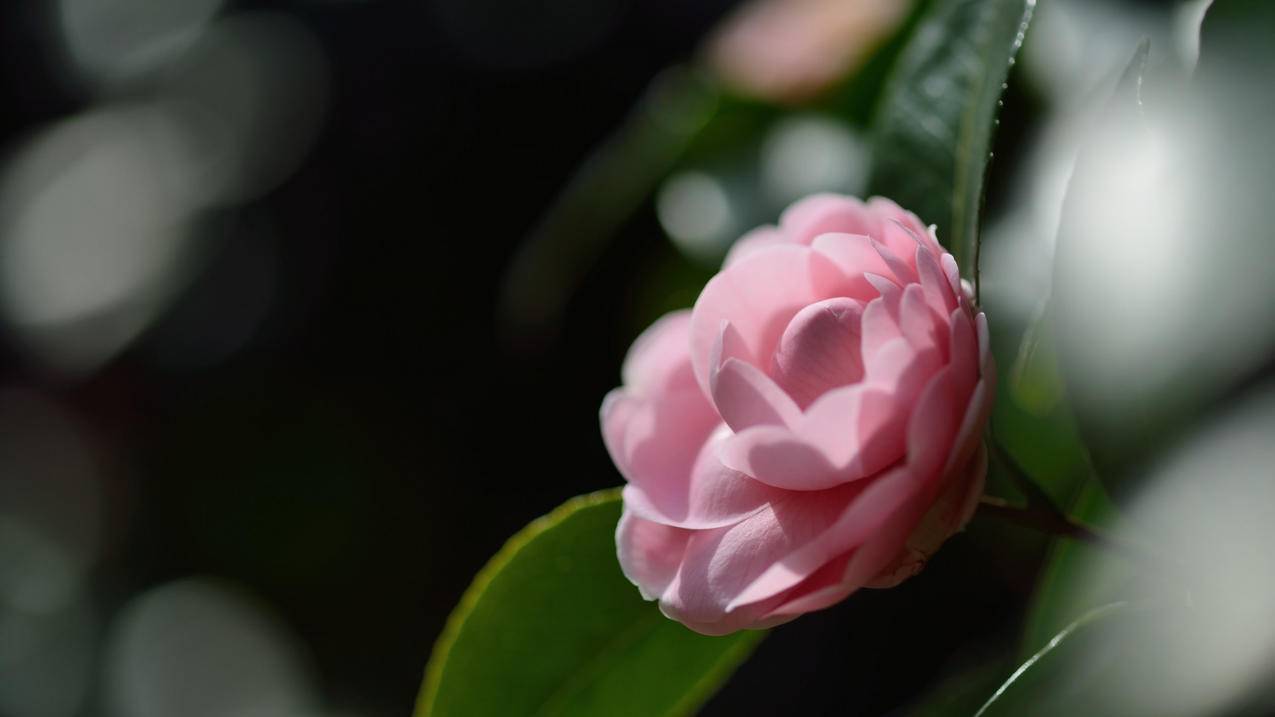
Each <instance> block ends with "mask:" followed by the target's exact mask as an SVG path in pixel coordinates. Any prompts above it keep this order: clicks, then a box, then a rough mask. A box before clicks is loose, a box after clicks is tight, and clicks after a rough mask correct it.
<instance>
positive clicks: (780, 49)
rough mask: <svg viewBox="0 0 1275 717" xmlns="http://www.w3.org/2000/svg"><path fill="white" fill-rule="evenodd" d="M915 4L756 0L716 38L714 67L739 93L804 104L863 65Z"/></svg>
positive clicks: (899, 0)
mask: <svg viewBox="0 0 1275 717" xmlns="http://www.w3.org/2000/svg"><path fill="white" fill-rule="evenodd" d="M911 5H912V3H911V2H910V1H909V0H753V2H750V3H748V4H747V5H744V6H743V8H741V9H740V10H739V11H738V12H736V13H735V14H734V15H732V16H731V17H729V18H728V19H727V20H726V21H725V22H724V23H723V24H722V25H721V27H720V28H719V29H718V30H717V32H716V33H714V35H713V36H712V37H711V38H710V40H709V42H708V47H707V54H708V61H709V65H710V66H711V67H712V68H713V70H714V71H716V72H717V74H718V75H719V76H720V77H721V78H722V79H723V80H724V81H725V82H726V83H727V84H729V85H731V86H732V87H733V88H734V89H735V90H736V91H738V92H742V93H744V94H747V95H752V96H755V97H759V98H761V99H765V100H770V101H772V102H800V101H802V100H806V99H810V98H811V97H813V96H815V95H817V94H819V93H820V92H821V91H823V90H824V89H827V88H828V86H829V85H831V84H833V83H834V82H836V81H837V80H839V79H841V78H842V77H844V76H845V75H847V74H849V72H850V71H851V70H853V69H855V68H856V67H858V65H859V64H860V63H862V62H863V61H864V60H865V59H867V56H868V54H869V53H870V52H871V51H872V50H873V49H875V48H876V47H877V46H878V45H879V44H880V43H881V42H882V41H883V40H884V39H885V38H886V37H887V36H889V34H890V33H891V32H892V31H893V30H894V29H895V28H896V27H898V25H899V23H900V22H901V21H902V20H903V17H904V16H905V15H906V14H907V12H908V9H909V8H910V7H911Z"/></svg>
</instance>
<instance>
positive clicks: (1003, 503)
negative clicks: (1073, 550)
mask: <svg viewBox="0 0 1275 717" xmlns="http://www.w3.org/2000/svg"><path fill="white" fill-rule="evenodd" d="M988 443H989V444H991V452H992V456H993V457H994V458H995V459H996V461H997V463H999V464H1000V465H1001V467H1002V468H1004V469H1005V472H1006V473H1007V474H1008V475H1009V477H1010V479H1011V480H1012V481H1013V482H1014V485H1015V486H1016V487H1017V488H1018V489H1019V490H1020V491H1021V492H1022V493H1023V495H1024V496H1026V498H1027V504H1026V505H1022V506H1019V505H1015V504H1013V503H1011V502H1009V501H1007V500H1005V499H1004V498H998V497H996V496H991V495H985V496H983V497H982V498H981V499H980V500H979V511H980V512H982V513H985V514H987V515H994V516H996V517H998V518H1000V519H1002V520H1006V521H1009V522H1011V523H1014V524H1016V525H1021V526H1023V527H1026V528H1031V529H1033V530H1038V531H1040V532H1042V533H1047V534H1049V535H1056V536H1059V537H1063V538H1072V539H1075V540H1083V541H1085V542H1087V543H1089V544H1091V545H1099V546H1102V547H1104V548H1106V549H1108V550H1110V551H1112V552H1114V553H1117V554H1119V555H1122V556H1124V557H1125V558H1127V559H1130V560H1133V561H1136V562H1139V563H1143V564H1147V565H1155V566H1158V567H1160V568H1165V569H1172V572H1178V571H1179V570H1178V568H1176V567H1175V566H1173V565H1171V564H1169V563H1166V561H1165V560H1164V559H1163V558H1161V557H1160V556H1158V555H1156V554H1155V553H1154V552H1153V551H1149V550H1146V549H1144V548H1142V547H1141V546H1139V545H1137V544H1134V543H1128V542H1126V541H1124V540H1121V539H1118V538H1114V537H1112V536H1110V535H1107V534H1106V533H1104V532H1103V531H1101V530H1099V529H1098V528H1094V527H1093V526H1090V525H1086V524H1084V523H1082V522H1080V521H1078V520H1076V519H1074V518H1072V517H1071V516H1070V515H1068V514H1067V512H1066V511H1064V510H1063V509H1062V508H1059V507H1058V504H1057V503H1055V502H1054V499H1053V498H1052V497H1050V495H1049V494H1048V493H1046V492H1045V490H1044V489H1043V488H1041V487H1040V484H1038V483H1037V482H1036V481H1034V480H1032V478H1031V477H1030V475H1028V473H1027V471H1026V470H1024V469H1023V467H1022V466H1021V465H1019V464H1018V462H1017V461H1015V460H1014V458H1013V456H1011V455H1009V453H1008V452H1007V451H1006V450H1005V448H1004V447H1003V446H1001V445H1000V443H999V442H997V441H996V439H995V438H994V437H992V438H991V440H989V441H988Z"/></svg>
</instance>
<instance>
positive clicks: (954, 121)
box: [869, 0, 1036, 286]
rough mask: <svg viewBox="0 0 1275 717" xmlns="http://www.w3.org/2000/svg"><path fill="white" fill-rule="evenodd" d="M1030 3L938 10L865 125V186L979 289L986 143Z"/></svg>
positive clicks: (990, 1) (1005, 0)
mask: <svg viewBox="0 0 1275 717" xmlns="http://www.w3.org/2000/svg"><path fill="white" fill-rule="evenodd" d="M1035 6H1036V2H1035V0H938V2H935V3H934V6H933V7H932V8H931V9H930V12H929V14H928V16H927V17H926V18H925V19H924V20H922V24H921V26H920V28H919V29H918V30H917V32H916V33H915V34H914V35H913V37H912V39H911V40H910V41H909V43H908V46H907V47H906V48H905V49H904V52H903V56H902V57H901V58H900V60H899V64H898V66H897V67H896V68H895V71H894V75H893V77H892V78H891V79H890V80H889V82H888V84H887V87H886V91H885V96H884V97H883V100H882V104H881V107H880V109H879V111H878V114H877V118H876V122H875V123H874V142H873V151H874V152H875V158H874V161H873V169H872V175H871V177H872V178H871V181H870V182H869V186H870V188H871V190H872V192H873V193H874V194H880V195H883V196H887V197H890V198H891V199H893V200H895V201H897V202H899V203H900V204H902V205H903V206H905V207H907V208H908V209H911V210H912V211H914V212H916V213H917V214H918V215H920V216H921V218H922V219H923V220H924V221H927V222H930V223H932V224H936V225H938V231H939V238H940V239H941V240H942V241H943V243H944V244H945V245H946V246H947V247H948V249H949V250H951V251H952V252H953V253H954V254H955V255H956V258H957V261H958V262H959V264H960V266H961V270H962V271H963V272H965V273H966V276H967V278H971V279H973V280H974V282H975V285H976V286H977V281H978V220H979V211H980V209H981V208H982V197H983V180H984V176H985V174H986V172H987V166H988V163H989V160H990V158H991V155H990V152H991V142H992V134H993V131H994V130H995V125H996V115H997V111H998V109H999V101H1000V96H1001V93H1002V92H1003V90H1004V89H1005V86H1006V84H1005V83H1006V79H1007V78H1008V76H1009V69H1010V67H1011V66H1012V65H1013V64H1014V57H1015V55H1016V54H1017V53H1018V49H1019V47H1021V46H1022V43H1023V37H1024V35H1025V34H1026V32H1027V26H1028V24H1029V23H1030V22H1031V17H1032V11H1033V9H1034V8H1035Z"/></svg>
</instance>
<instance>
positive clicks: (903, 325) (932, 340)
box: [899, 284, 947, 350]
mask: <svg viewBox="0 0 1275 717" xmlns="http://www.w3.org/2000/svg"><path fill="white" fill-rule="evenodd" d="M942 316H943V317H944V318H947V313H946V312H944V313H943V314H942ZM899 329H900V331H901V332H902V334H903V337H904V338H906V339H907V340H908V343H910V344H912V347H913V348H915V349H917V350H924V349H927V348H931V347H934V346H937V345H938V335H937V334H938V332H937V331H936V330H935V329H936V326H935V325H934V313H933V312H932V311H931V310H930V304H929V303H928V302H927V301H926V298H925V290H924V289H922V288H921V285H920V284H908V286H907V288H906V289H904V290H903V299H902V301H900V302H899ZM944 333H946V332H944ZM944 339H945V340H946V337H944ZM943 348H944V349H946V348H947V346H944V347H943Z"/></svg>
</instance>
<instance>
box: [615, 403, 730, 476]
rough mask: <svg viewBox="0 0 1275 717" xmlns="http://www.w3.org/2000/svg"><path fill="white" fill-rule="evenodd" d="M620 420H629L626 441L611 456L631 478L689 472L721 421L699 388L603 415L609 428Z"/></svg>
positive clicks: (625, 427)
mask: <svg viewBox="0 0 1275 717" xmlns="http://www.w3.org/2000/svg"><path fill="white" fill-rule="evenodd" d="M621 421H627V425H625V426H624V436H623V445H622V447H621V450H620V451H617V452H616V453H615V454H614V455H613V456H612V458H613V459H614V460H615V463H616V465H617V466H620V467H621V471H622V472H623V473H624V475H625V477H626V478H628V479H629V480H641V479H642V478H643V477H644V476H652V475H678V476H686V475H687V474H688V473H689V472H690V469H691V466H692V465H693V464H694V463H695V459H696V457H697V456H698V455H699V453H700V450H701V449H702V448H703V446H704V442H705V441H706V440H707V439H708V436H709V434H710V433H711V432H712V430H713V428H714V427H716V425H717V424H718V422H719V421H718V419H717V416H716V415H714V413H713V410H712V408H710V407H709V406H708V402H707V401H705V400H704V396H703V395H702V394H700V392H699V391H698V390H690V391H678V392H676V393H672V394H668V395H666V396H663V397H662V398H661V399H660V400H648V401H641V402H640V403H639V405H638V406H637V407H636V408H632V409H628V410H627V411H621V412H619V413H616V412H614V411H613V412H612V413H610V414H608V415H607V416H605V417H604V426H608V428H607V431H608V432H610V430H611V428H610V427H614V426H615V424H617V423H619V422H621Z"/></svg>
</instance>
